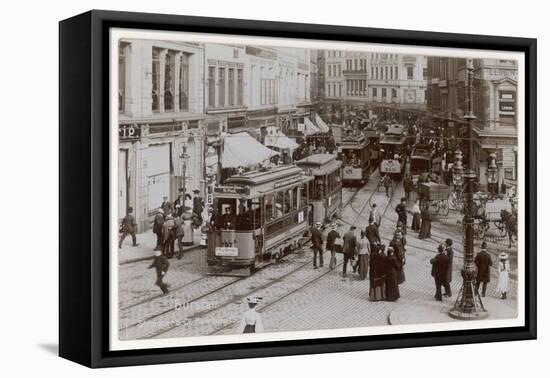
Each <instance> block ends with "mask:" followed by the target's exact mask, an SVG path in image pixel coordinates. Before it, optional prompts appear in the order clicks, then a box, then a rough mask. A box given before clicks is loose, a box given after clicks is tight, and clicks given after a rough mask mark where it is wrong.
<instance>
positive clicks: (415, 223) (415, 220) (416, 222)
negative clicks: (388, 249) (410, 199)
mask: <svg viewBox="0 0 550 378" xmlns="http://www.w3.org/2000/svg"><path fill="white" fill-rule="evenodd" d="M411 213H412V224H411V230H413V231H415V232H419V231H420V224H421V218H420V213H421V212H420V201H419V200H418V199H417V200H416V201H414V205H413V207H412V209H411Z"/></svg>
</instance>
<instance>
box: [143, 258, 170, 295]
mask: <svg viewBox="0 0 550 378" xmlns="http://www.w3.org/2000/svg"><path fill="white" fill-rule="evenodd" d="M169 267H170V263H169V262H168V259H167V258H166V256H163V255H162V252H161V251H155V257H154V259H153V262H152V263H151V265H149V267H148V269H151V268H155V270H156V272H157V281H156V282H155V285H157V286H158V287H159V288H160V290H162V293H163V294H168V286H169V285H168V284H166V283H164V282H163V279H164V276H165V275H166V272H168V268H169Z"/></svg>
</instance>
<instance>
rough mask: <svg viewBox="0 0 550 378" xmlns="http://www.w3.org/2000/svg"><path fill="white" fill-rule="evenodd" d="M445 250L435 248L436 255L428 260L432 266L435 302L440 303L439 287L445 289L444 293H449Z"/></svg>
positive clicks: (447, 259) (447, 261)
mask: <svg viewBox="0 0 550 378" xmlns="http://www.w3.org/2000/svg"><path fill="white" fill-rule="evenodd" d="M444 252H445V248H444V247H443V246H442V245H439V247H437V255H436V256H435V257H434V258H433V259H431V260H430V264H432V277H433V278H434V281H435V296H434V298H435V300H436V301H442V300H443V298H442V296H441V286H443V287H445V292H449V293H450V292H451V288H450V287H449V283H448V282H447V270H448V269H449V258H448V257H447V255H446V254H445V253H444Z"/></svg>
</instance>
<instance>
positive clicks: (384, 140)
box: [380, 124, 407, 179]
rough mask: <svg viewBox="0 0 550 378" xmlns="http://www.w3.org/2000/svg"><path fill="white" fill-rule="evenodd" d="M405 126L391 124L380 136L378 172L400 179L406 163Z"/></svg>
mask: <svg viewBox="0 0 550 378" xmlns="http://www.w3.org/2000/svg"><path fill="white" fill-rule="evenodd" d="M406 142H407V137H406V136H405V126H403V125H398V124H392V125H390V126H389V127H388V129H387V130H386V132H385V133H384V136H383V137H381V138H380V174H381V175H385V174H389V175H390V176H392V177H393V178H394V179H400V178H401V177H402V175H403V173H404V171H405V164H406V158H407V157H406V149H405V147H406Z"/></svg>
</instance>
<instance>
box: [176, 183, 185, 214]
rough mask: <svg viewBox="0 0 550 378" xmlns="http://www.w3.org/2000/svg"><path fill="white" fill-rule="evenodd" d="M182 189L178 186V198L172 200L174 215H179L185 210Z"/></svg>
mask: <svg viewBox="0 0 550 378" xmlns="http://www.w3.org/2000/svg"><path fill="white" fill-rule="evenodd" d="M184 191H185V190H184V189H183V188H179V193H180V194H179V195H178V198H176V200H175V201H174V209H175V211H176V216H178V217H181V215H182V214H183V213H184V212H185V194H184Z"/></svg>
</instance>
